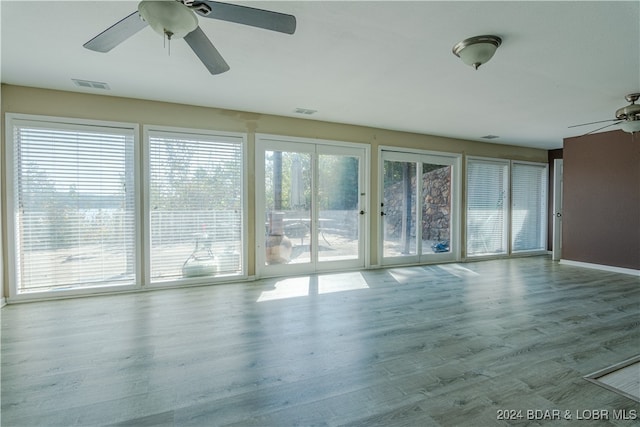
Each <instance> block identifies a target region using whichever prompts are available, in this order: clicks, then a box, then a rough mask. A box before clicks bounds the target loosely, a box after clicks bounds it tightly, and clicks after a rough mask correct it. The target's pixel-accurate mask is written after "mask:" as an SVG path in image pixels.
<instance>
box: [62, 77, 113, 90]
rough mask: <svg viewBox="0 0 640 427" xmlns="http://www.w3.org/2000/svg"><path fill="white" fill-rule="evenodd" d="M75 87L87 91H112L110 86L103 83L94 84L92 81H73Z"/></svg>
mask: <svg viewBox="0 0 640 427" xmlns="http://www.w3.org/2000/svg"><path fill="white" fill-rule="evenodd" d="M71 81H72V82H73V84H74V85H76V86H78V87H83V88H87V89H102V90H109V89H111V88H110V87H109V85H108V84H106V83H102V82H93V81H91V80H80V79H71Z"/></svg>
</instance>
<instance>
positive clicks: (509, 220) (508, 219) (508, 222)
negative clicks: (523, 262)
mask: <svg viewBox="0 0 640 427" xmlns="http://www.w3.org/2000/svg"><path fill="white" fill-rule="evenodd" d="M470 161H471V162H473V161H478V162H486V163H494V164H501V165H504V166H506V167H507V172H506V179H507V181H508V182H507V190H506V195H505V200H504V205H505V206H507V209H506V215H505V220H504V222H505V224H504V226H503V227H504V231H505V232H506V236H505V239H506V242H505V243H506V246H505V248H506V249H505V251H504V252H501V253H496V254H477V255H475V254H471V255H470V254H469V252H468V250H467V249H468V241H469V233H468V232H467V231H468V222H469V216H468V211H469V185H468V182H469V181H468V180H469V162H470ZM514 164H521V165H532V166H540V167H544V169H545V172H544V176H545V177H546V186H544V187H543V190H544V191H545V194H547V193H548V185H549V184H548V182H549V178H548V173H549V172H548V171H549V165H548V164H547V163H544V162H528V161H524V160H513V159H501V158H495V157H483V156H465V171H464V173H465V179H464V183H465V190H464V198H465V219H464V222H465V225H464V230H465V236H464V240H465V242H464V248H465V260H480V259H492V258H508V257H512V256H529V255H541V254H544V253H547V250H546V246H547V227H548V224H547V215H548V211H549V203H548V200H547V196H545V197H543V198H542V201H543V212H542V232H541V235H542V238H543V239H542V245H543V248H542V249H526V250H514V249H513V165H514Z"/></svg>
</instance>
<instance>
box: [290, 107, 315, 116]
mask: <svg viewBox="0 0 640 427" xmlns="http://www.w3.org/2000/svg"><path fill="white" fill-rule="evenodd" d="M317 112H318V110H310V109H308V108H296V109H295V110H294V113H296V114H305V115H307V116H310V115H312V114H313V113H317Z"/></svg>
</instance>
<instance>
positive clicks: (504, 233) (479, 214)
mask: <svg viewBox="0 0 640 427" xmlns="http://www.w3.org/2000/svg"><path fill="white" fill-rule="evenodd" d="M508 197H509V162H508V161H501V160H488V159H473V158H469V159H468V161H467V256H483V255H499V254H506V253H507V251H508V248H507V246H508V209H509V202H508Z"/></svg>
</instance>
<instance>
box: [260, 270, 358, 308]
mask: <svg viewBox="0 0 640 427" xmlns="http://www.w3.org/2000/svg"><path fill="white" fill-rule="evenodd" d="M368 288H369V285H368V284H367V282H366V280H365V279H364V277H362V274H361V273H359V272H351V273H338V274H326V275H320V276H302V277H291V278H287V279H282V280H278V281H277V282H275V284H274V285H273V289H270V290H268V291H263V292H262V293H261V294H260V297H259V298H258V301H257V302H264V301H273V300H280V299H286V298H297V297H305V296H309V295H322V294H330V293H334V292H345V291H354V290H359V289H368Z"/></svg>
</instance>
